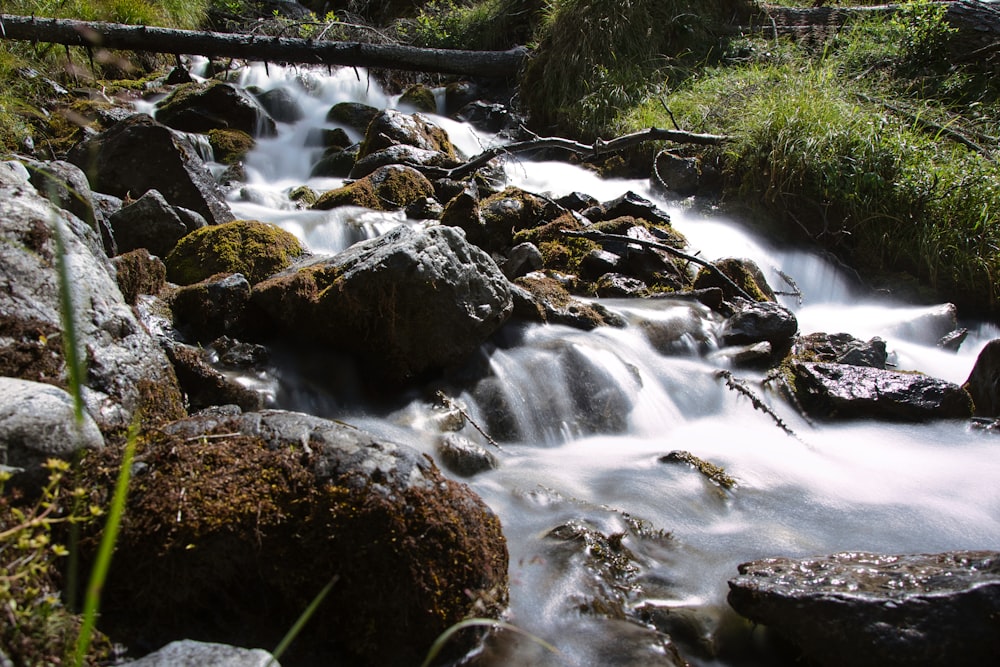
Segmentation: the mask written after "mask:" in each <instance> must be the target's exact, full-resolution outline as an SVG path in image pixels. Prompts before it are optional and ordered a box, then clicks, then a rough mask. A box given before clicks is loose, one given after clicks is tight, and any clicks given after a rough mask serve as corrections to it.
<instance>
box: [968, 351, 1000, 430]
mask: <svg viewBox="0 0 1000 667" xmlns="http://www.w3.org/2000/svg"><path fill="white" fill-rule="evenodd" d="M963 386H964V387H965V389H966V391H968V392H969V395H971V396H972V402H973V404H974V405H975V408H976V411H975V415H976V416H977V417H992V418H995V417H1000V339H996V340H991V341H990V342H989V343H987V344H986V346H985V347H984V348H983V349H982V351H981V352H980V353H979V356H978V357H977V358H976V363H975V365H974V366H973V367H972V371H971V372H970V373H969V378H968V379H967V380H966V381H965V384H964V385H963Z"/></svg>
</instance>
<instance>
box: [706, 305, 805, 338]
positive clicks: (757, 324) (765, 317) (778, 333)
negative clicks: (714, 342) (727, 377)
mask: <svg viewBox="0 0 1000 667" xmlns="http://www.w3.org/2000/svg"><path fill="white" fill-rule="evenodd" d="M734 305H735V307H736V308H737V311H736V312H735V313H734V314H733V315H732V317H730V318H729V319H728V320H726V322H725V323H724V324H723V326H722V341H723V343H724V344H725V345H747V344H753V343H759V342H761V341H765V340H766V341H767V342H769V343H771V344H772V345H774V347H775V348H776V349H783V350H787V349H788V348H789V347H790V346H791V343H792V339H793V338H794V337H795V334H796V332H798V330H799V322H798V320H797V319H796V318H795V314H794V313H792V311H790V310H788V309H787V308H785V307H784V306H780V305H778V304H776V303H773V302H771V301H757V302H749V301H746V300H744V299H736V300H734Z"/></svg>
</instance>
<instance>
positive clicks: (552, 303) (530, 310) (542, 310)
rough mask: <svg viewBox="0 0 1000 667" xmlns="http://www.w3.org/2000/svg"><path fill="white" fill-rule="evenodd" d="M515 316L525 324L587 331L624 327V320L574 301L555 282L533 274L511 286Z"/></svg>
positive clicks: (519, 279) (609, 312) (556, 281)
mask: <svg viewBox="0 0 1000 667" xmlns="http://www.w3.org/2000/svg"><path fill="white" fill-rule="evenodd" d="M511 294H512V296H513V298H514V315H515V317H519V318H521V319H523V320H527V321H528V322H542V323H547V324H565V325H567V326H571V327H574V328H576V329H583V330H584V331H590V330H591V329H596V328H597V327H601V326H614V327H623V326H625V322H624V320H622V319H621V318H620V317H618V316H617V315H615V314H614V313H612V312H611V311H610V310H608V309H607V308H605V307H604V306H602V305H601V304H599V303H590V302H587V301H582V300H580V299H577V298H574V297H573V296H572V295H571V294H570V293H569V291H567V290H566V288H565V287H563V285H562V284H561V283H560V282H559V281H558V280H556V279H555V278H550V277H548V276H546V275H544V274H542V273H539V272H533V273H529V274H527V275H524V276H521V277H520V278H518V279H517V280H515V281H514V283H513V284H512V285H511Z"/></svg>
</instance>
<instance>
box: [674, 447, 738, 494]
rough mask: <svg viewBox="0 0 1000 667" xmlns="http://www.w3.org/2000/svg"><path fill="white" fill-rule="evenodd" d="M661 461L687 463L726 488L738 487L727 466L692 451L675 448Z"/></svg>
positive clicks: (711, 480) (714, 482) (708, 478)
mask: <svg viewBox="0 0 1000 667" xmlns="http://www.w3.org/2000/svg"><path fill="white" fill-rule="evenodd" d="M658 460H659V462H660V463H685V464H687V465H689V466H691V467H692V468H694V469H695V470H697V471H698V472H700V473H701V474H702V476H704V477H705V478H706V479H707V480H709V481H710V482H712V483H713V484H716V485H718V486H721V487H722V488H724V489H733V488H735V487H736V480H735V479H733V478H732V477H730V476H729V474H728V473H727V472H726V470H725V468H722V467H721V466H717V465H715V464H714V463H709V462H708V461H706V460H704V459H702V458H699V457H697V456H695V455H694V454H692V453H691V452H688V451H684V450H674V451H672V452H670V453H669V454H664V455H663V456H661V457H660V458H659V459H658Z"/></svg>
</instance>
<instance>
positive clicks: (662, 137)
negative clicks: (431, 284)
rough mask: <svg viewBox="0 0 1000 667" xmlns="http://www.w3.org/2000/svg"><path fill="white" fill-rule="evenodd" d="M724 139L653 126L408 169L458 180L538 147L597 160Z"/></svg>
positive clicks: (537, 142)
mask: <svg viewBox="0 0 1000 667" xmlns="http://www.w3.org/2000/svg"><path fill="white" fill-rule="evenodd" d="M728 140H729V137H728V136H726V135H723V134H698V133H696V132H684V131H682V130H662V129H660V128H657V127H651V128H649V129H648V130H642V131H640V132H633V133H632V134H626V135H623V136H621V137H616V138H614V139H611V140H608V141H604V140H602V139H598V140H597V141H595V142H594V143H592V144H583V143H580V142H578V141H573V140H572V139H564V138H562V137H534V138H533V139H526V140H525V141H516V142H514V143H511V144H506V145H503V146H495V147H493V148H489V149H487V150H485V151H483V152H482V153H480V154H479V155H476V156H475V157H472V158H470V159H469V160H468V161H467V162H464V163H462V164H460V165H458V166H457V167H452V168H450V169H447V168H444V167H429V166H422V165H417V164H411V165H410V166H412V167H414V168H415V169H418V170H419V171H421V172H423V173H424V175H426V176H427V177H428V178H462V177H463V176H468V175H469V174H471V173H472V172H474V171H476V170H477V169H479V168H481V167H484V166H486V165H487V164H488V163H489V162H490V161H491V160H493V159H495V158H498V157H500V156H501V155H511V154H514V153H524V152H526V151H533V150H539V149H542V148H558V149H562V150H565V151H568V152H570V153H574V154H576V155H587V156H590V157H600V156H601V155H609V154H611V153H614V152H615V151H618V150H621V149H623V148H628V147H629V146H636V145H638V144H641V143H643V142H644V141H673V142H675V143H681V144H698V145H702V146H709V145H716V144H721V143H723V142H725V141H728Z"/></svg>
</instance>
